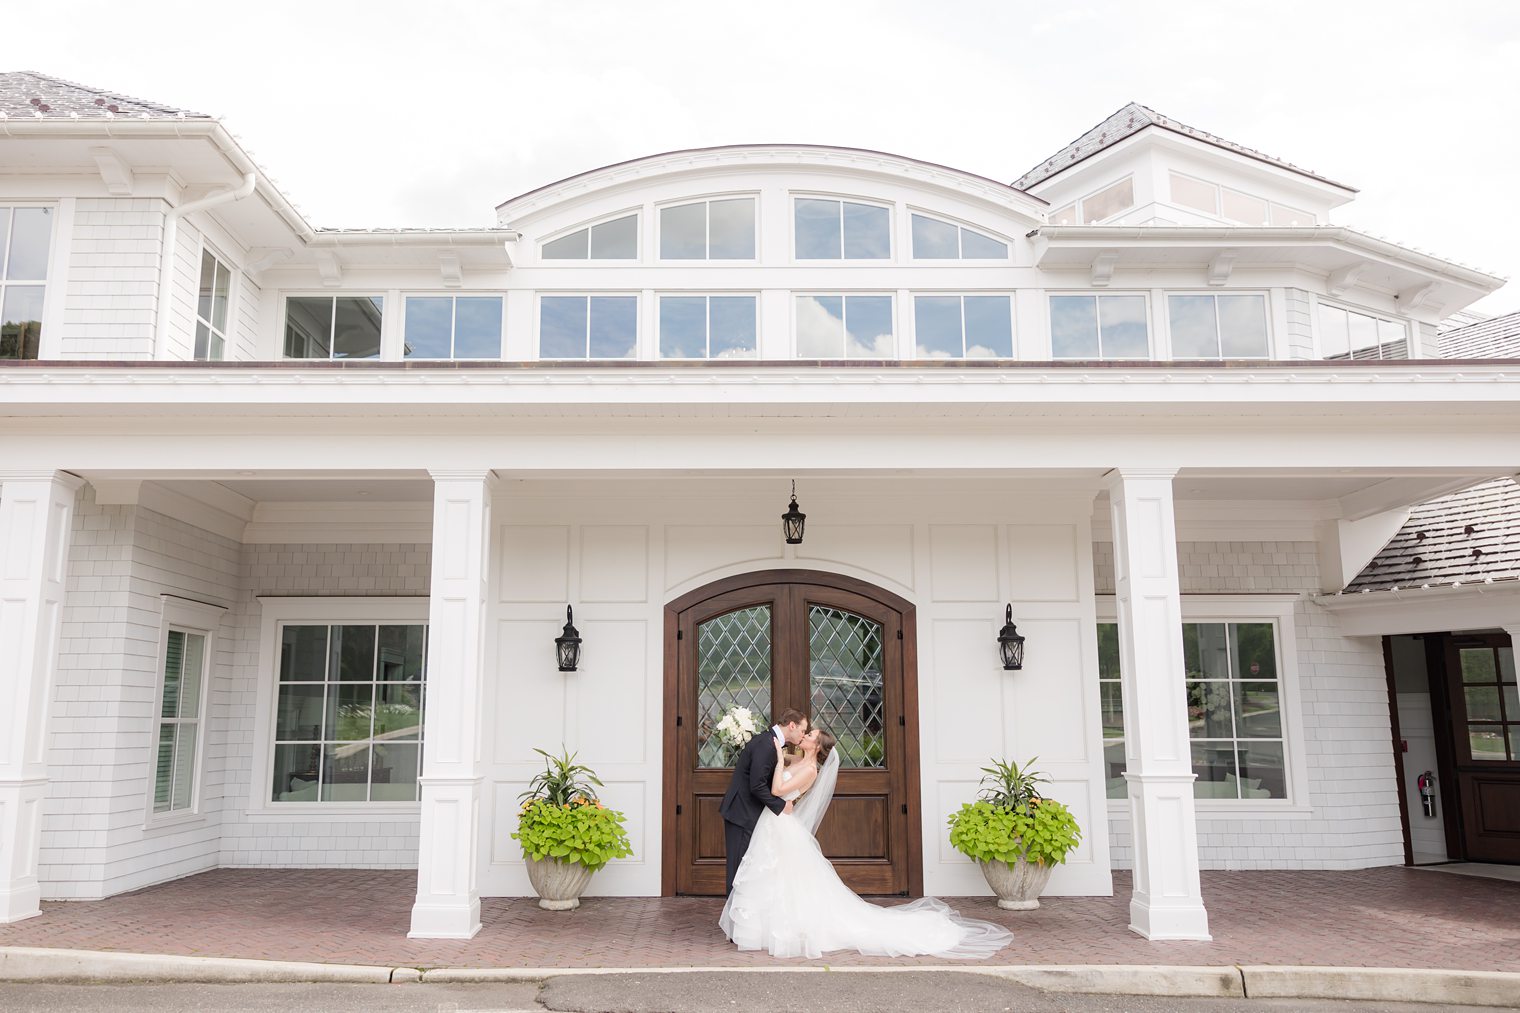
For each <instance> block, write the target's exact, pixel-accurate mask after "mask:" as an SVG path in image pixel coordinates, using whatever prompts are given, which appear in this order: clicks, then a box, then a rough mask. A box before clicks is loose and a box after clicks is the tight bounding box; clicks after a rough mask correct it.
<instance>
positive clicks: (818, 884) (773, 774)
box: [718, 710, 1013, 959]
mask: <svg viewBox="0 0 1520 1013" xmlns="http://www.w3.org/2000/svg"><path fill="white" fill-rule="evenodd" d="M788 746H792V747H795V748H797V749H798V750H800V751H801V755H800V756H798V757H796V758H795V759H793V760H792V761H791V762H787V759H786V757H785V750H786V747H788ZM835 747H836V742H835V739H834V736H833V735H831V734H830V733H829V732H828V731H827V730H825V729H823V728H814V727H811V726H810V724H809V722H808V718H807V715H805V714H803V713H802V712H800V711H796V710H787V711H784V712H782V713H781V714H780V715H779V716H778V717H777V718H776V723H775V724H774V725H772V726H771V727H770V728H769V729H767V730H765V731H762V732H760V733H759V734H758V735H755V736H754V737H752V738H751V739H750V740H749V742H747V743H746V744H745V746H744V749H743V750H742V751H741V752H740V754H739V758H738V760H737V761H736V762H735V764H734V774H733V777H732V779H731V780H730V782H729V785H728V791H727V792H726V793H724V796H723V803H722V805H721V806H719V812H720V813H721V814H722V816H723V831H724V833H723V838H724V845H725V847H726V851H727V875H726V877H725V887H726V891H727V894H728V900H727V901H726V902H725V903H724V905H723V913H722V915H721V916H720V917H719V919H718V924H719V926H720V927H721V928H722V929H723V934H724V935H725V936H727V937H728V938H729V939H730V940H732V941H733V943H734V944H735V945H736V946H738V947H739V949H741V950H767V951H769V952H770V954H771V955H772V956H776V957H810V958H816V957H820V956H822V955H823V954H824V953H827V952H830V951H834V950H857V951H858V952H860V953H863V954H866V955H869V956H886V957H899V956H922V955H932V956H942V957H958V958H965V959H983V958H986V957H990V956H992V954H994V953H996V952H997V951H998V950H1001V949H1002V948H1003V947H1004V946H1007V945H1008V943H1009V941H1010V940H1011V939H1012V938H1013V934H1012V933H1011V932H1009V931H1008V930H1007V929H1005V928H1003V927H1002V926H1001V925H997V924H994V923H992V922H985V921H977V920H974V919H970V918H962V917H961V916H960V915H959V914H957V913H956V912H955V911H953V910H951V908H950V907H949V906H948V905H946V904H945V903H944V902H943V901H939V900H936V899H934V898H932V897H924V898H921V899H919V900H915V901H912V902H911V903H908V904H899V905H897V906H895V907H879V906H877V905H875V904H872V903H870V902H869V901H867V900H865V899H864V898H862V897H860V896H859V895H857V894H856V893H855V892H854V891H853V890H851V889H850V888H849V887H848V886H846V885H845V883H844V881H843V880H841V879H840V878H839V874H838V873H836V872H835V871H834V866H833V865H832V864H830V862H829V860H828V858H827V857H825V856H824V854H823V850H822V848H820V847H819V845H818V839H817V837H816V836H815V835H816V834H817V832H818V826H819V824H820V823H822V822H823V817H824V813H825V812H827V810H828V807H829V802H830V801H832V799H833V797H834V788H835V785H836V784H837V782H838V779H839V765H840V753H839V750H838V749H836V748H835Z"/></svg>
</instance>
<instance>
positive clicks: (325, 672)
mask: <svg viewBox="0 0 1520 1013" xmlns="http://www.w3.org/2000/svg"><path fill="white" fill-rule="evenodd" d="M278 636H279V643H278V649H279V655H278V657H279V671H278V676H277V687H276V689H277V694H276V700H275V715H274V769H273V772H272V781H271V783H270V794H269V799H270V800H271V801H272V802H415V801H416V800H417V798H418V791H417V776H418V773H419V772H420V771H421V769H422V766H421V765H422V748H423V741H422V720H423V706H424V693H425V687H426V684H427V672H426V666H427V626H426V624H423V623H392V624H386V623H374V624H371V623H358V622H355V623H343V624H315V625H303V624H296V623H284V624H281V625H280V626H279V633H278Z"/></svg>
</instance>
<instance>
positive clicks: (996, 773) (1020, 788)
mask: <svg viewBox="0 0 1520 1013" xmlns="http://www.w3.org/2000/svg"><path fill="white" fill-rule="evenodd" d="M1038 759H1039V757H1038V756H1031V757H1030V758H1029V759H1028V760H1027V761H1026V762H1025V763H1024V765H1023V766H1022V767H1020V766H1019V765H1018V764H1017V763H1015V762H1014V761H1012V760H1008V761H1006V762H1005V761H1003V760H993V761H992V766H990V767H983V768H982V773H983V774H986V775H987V776H986V777H984V778H982V782H981V791H979V792H977V795H978V797H980V798H981V799H982V800H983V801H984V802H989V803H991V804H992V805H995V806H998V807H1000V808H1003V809H1013V808H1015V807H1017V806H1021V805H1023V804H1024V803H1026V802H1028V801H1029V800H1030V799H1037V798H1039V797H1040V789H1039V786H1040V785H1042V784H1049V783H1050V778H1048V777H1046V776H1045V775H1044V774H1042V773H1040V772H1039V771H1037V770H1035V769H1034V761H1036V760H1038Z"/></svg>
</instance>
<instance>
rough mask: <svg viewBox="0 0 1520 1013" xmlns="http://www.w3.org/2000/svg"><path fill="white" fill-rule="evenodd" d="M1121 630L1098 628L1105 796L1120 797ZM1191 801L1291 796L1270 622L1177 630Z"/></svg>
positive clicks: (1207, 624)
mask: <svg viewBox="0 0 1520 1013" xmlns="http://www.w3.org/2000/svg"><path fill="white" fill-rule="evenodd" d="M1118 631H1119V627H1118V624H1117V623H1112V622H1103V623H1099V624H1098V679H1099V692H1100V695H1101V700H1102V703H1101V707H1102V720H1103V755H1104V773H1105V776H1106V778H1107V792H1108V797H1109V798H1124V797H1125V796H1126V794H1127V788H1126V785H1125V782H1124V780H1123V777H1122V774H1123V771H1124V769H1125V759H1124V704H1123V692H1122V684H1121V682H1120V676H1119V640H1118ZM1182 641H1183V657H1184V667H1185V670H1186V671H1185V674H1184V678H1185V688H1186V693H1187V720H1188V739H1189V741H1190V744H1191V754H1192V766H1193V773H1194V774H1195V775H1196V776H1197V780H1195V781H1194V782H1193V796H1194V797H1195V798H1198V799H1231V800H1250V799H1286V798H1288V795H1289V781H1288V776H1287V759H1286V750H1285V744H1286V738H1285V732H1284V724H1283V699H1284V693H1283V689H1282V676H1281V673H1280V669H1279V664H1278V646H1277V645H1278V628H1277V623H1276V622H1274V621H1272V620H1259V621H1256V620H1252V621H1243V622H1235V621H1229V622H1187V623H1183V624H1182Z"/></svg>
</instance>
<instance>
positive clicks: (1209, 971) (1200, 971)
mask: <svg viewBox="0 0 1520 1013" xmlns="http://www.w3.org/2000/svg"><path fill="white" fill-rule="evenodd" d="M704 972H706V973H729V974H732V973H739V974H883V973H888V974H907V973H912V972H919V973H928V974H980V975H984V976H990V977H996V978H1003V979H1006V980H1008V981H1013V982H1017V983H1018V984H1020V985H1029V986H1030V987H1032V988H1038V989H1043V990H1045V991H1048V992H1070V993H1090V994H1098V995H1105V994H1106V995H1151V996H1178V997H1184V996H1186V997H1197V996H1203V997H1210V998H1237V999H1241V998H1245V995H1246V993H1245V989H1244V988H1243V987H1242V985H1241V978H1240V970H1239V969H1238V968H1236V967H1234V966H1233V965H1229V966H1223V967H1175V966H1166V965H1150V964H1138V965H1129V964H1073V965H1065V964H1047V965H1024V964H1009V965H1004V966H992V967H987V966H958V967H945V966H931V967H922V966H898V967H813V966H809V967H588V968H577V967H514V968H508V967H500V968H497V967H435V968H429V969H427V970H425V971H423V972H422V980H423V981H424V982H432V983H436V984H466V983H469V982H488V981H491V982H520V981H543V980H545V979H548V978H562V977H572V976H575V975H608V974H637V975H651V974H702V973H704Z"/></svg>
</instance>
